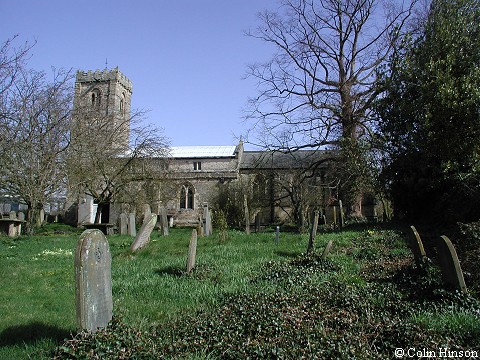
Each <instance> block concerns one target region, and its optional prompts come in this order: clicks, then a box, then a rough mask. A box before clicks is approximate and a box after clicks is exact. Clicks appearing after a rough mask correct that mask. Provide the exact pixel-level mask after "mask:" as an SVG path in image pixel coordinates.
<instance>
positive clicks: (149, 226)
mask: <svg viewBox="0 0 480 360" xmlns="http://www.w3.org/2000/svg"><path fill="white" fill-rule="evenodd" d="M156 224H157V214H150V218H149V219H147V221H146V222H144V223H143V224H142V227H141V228H140V230H139V231H138V235H137V236H136V237H135V239H134V240H133V243H132V246H130V250H131V251H132V252H135V251H137V250H138V249H141V248H142V247H144V246H145V245H147V244H148V242H149V241H150V234H151V233H152V231H153V228H154V227H155V225H156Z"/></svg>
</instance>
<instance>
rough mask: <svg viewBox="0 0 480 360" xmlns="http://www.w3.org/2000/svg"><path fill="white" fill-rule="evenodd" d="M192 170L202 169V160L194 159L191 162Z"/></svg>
mask: <svg viewBox="0 0 480 360" xmlns="http://www.w3.org/2000/svg"><path fill="white" fill-rule="evenodd" d="M193 170H195V171H200V170H202V162H201V161H194V162H193Z"/></svg>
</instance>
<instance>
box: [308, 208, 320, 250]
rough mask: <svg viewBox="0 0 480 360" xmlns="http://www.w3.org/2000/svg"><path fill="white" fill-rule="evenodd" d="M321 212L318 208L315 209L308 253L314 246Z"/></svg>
mask: <svg viewBox="0 0 480 360" xmlns="http://www.w3.org/2000/svg"><path fill="white" fill-rule="evenodd" d="M319 216H320V214H319V212H318V210H315V212H314V216H313V222H312V228H311V230H310V238H309V239H308V246H307V254H308V253H310V252H311V251H312V250H313V248H314V243H315V236H317V227H318V218H319Z"/></svg>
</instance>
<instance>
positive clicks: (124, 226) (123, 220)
mask: <svg viewBox="0 0 480 360" xmlns="http://www.w3.org/2000/svg"><path fill="white" fill-rule="evenodd" d="M119 221H120V235H127V234H128V216H127V214H125V213H124V212H122V213H121V214H120V218H119Z"/></svg>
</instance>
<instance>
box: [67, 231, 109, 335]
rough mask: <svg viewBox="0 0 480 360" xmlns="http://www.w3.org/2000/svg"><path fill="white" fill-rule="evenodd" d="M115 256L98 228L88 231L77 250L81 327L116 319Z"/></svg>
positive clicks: (100, 325) (90, 327) (94, 328)
mask: <svg viewBox="0 0 480 360" xmlns="http://www.w3.org/2000/svg"><path fill="white" fill-rule="evenodd" d="M111 263H112V257H111V255H110V248H109V246H108V242H107V239H106V237H105V235H104V234H103V232H101V231H100V230H97V229H90V230H85V231H84V232H83V233H82V235H81V236H80V240H79V241H78V244H77V248H76V250H75V264H74V267H75V299H76V314H77V326H78V327H79V328H80V329H84V330H87V331H93V332H95V331H97V329H99V328H105V327H106V326H107V325H108V323H109V322H110V320H111V319H112V311H113V302H112V275H111V274H112V273H111Z"/></svg>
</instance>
